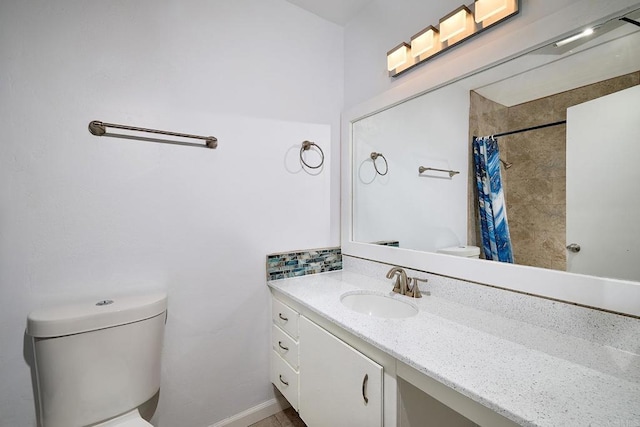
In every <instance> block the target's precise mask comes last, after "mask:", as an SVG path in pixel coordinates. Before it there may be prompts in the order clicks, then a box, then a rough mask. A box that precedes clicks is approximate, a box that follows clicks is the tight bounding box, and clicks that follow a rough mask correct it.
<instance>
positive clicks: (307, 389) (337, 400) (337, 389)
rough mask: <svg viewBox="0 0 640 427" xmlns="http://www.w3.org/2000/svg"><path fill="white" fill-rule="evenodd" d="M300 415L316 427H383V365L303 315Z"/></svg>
mask: <svg viewBox="0 0 640 427" xmlns="http://www.w3.org/2000/svg"><path fill="white" fill-rule="evenodd" d="M299 328H300V353H299V357H300V377H299V389H300V399H299V409H300V416H301V417H302V419H303V420H304V422H305V423H307V425H309V426H310V427H315V426H318V427H321V426H336V427H338V426H345V427H349V426H368V427H376V426H377V427H380V426H382V393H383V390H382V366H380V365H378V364H377V363H376V362H374V361H372V360H371V359H369V358H368V357H366V356H364V355H363V354H362V353H360V352H358V351H357V350H355V349H354V348H353V347H351V346H349V345H347V344H346V343H344V342H343V341H341V340H339V339H338V338H336V337H335V336H333V335H332V334H330V333H329V332H327V331H325V330H324V329H322V328H321V327H319V326H317V325H316V324H315V323H313V322H311V321H310V320H308V319H307V318H305V317H300V321H299Z"/></svg>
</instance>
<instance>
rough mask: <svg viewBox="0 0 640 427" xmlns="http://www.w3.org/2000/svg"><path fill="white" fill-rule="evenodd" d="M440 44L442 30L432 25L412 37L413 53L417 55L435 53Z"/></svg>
mask: <svg viewBox="0 0 640 427" xmlns="http://www.w3.org/2000/svg"><path fill="white" fill-rule="evenodd" d="M439 46H440V32H439V31H438V29H437V28H435V27H434V26H432V25H429V26H428V27H427V28H425V29H424V30H422V31H420V32H419V33H418V34H416V35H414V36H413V37H411V54H412V55H413V56H415V57H419V56H420V55H424V54H427V53H431V54H433V53H435V52H436V51H437V48H438V47H439Z"/></svg>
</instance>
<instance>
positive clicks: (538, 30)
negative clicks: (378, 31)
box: [341, 0, 640, 316]
mask: <svg viewBox="0 0 640 427" xmlns="http://www.w3.org/2000/svg"><path fill="white" fill-rule="evenodd" d="M599 3H602V4H598V5H597V6H594V5H593V2H590V1H588V0H579V1H576V2H574V3H573V4H572V5H571V6H570V7H567V8H564V9H561V10H560V11H558V12H556V13H554V14H551V15H548V16H546V17H544V18H542V19H540V20H537V21H535V22H533V23H531V24H529V25H526V26H524V27H522V28H517V24H518V21H519V19H518V18H516V19H514V20H512V21H511V22H510V25H507V26H506V27H507V28H508V29H509V30H508V31H509V32H508V37H505V36H504V34H505V33H504V32H503V33H496V34H498V35H501V36H502V38H499V37H493V38H488V37H483V44H482V45H480V46H478V47H476V46H473V47H474V48H473V49H470V46H471V45H467V46H463V47H461V49H465V51H464V52H463V53H462V54H461V55H458V56H456V57H451V58H450V59H449V60H448V61H447V59H448V58H447V56H446V55H445V56H443V57H442V58H439V61H441V62H440V63H438V64H437V66H438V69H437V70H436V71H437V72H435V73H427V72H425V71H426V69H427V67H429V66H435V65H436V63H435V62H433V63H431V64H428V65H427V67H423V69H422V70H416V73H418V72H419V71H423V72H422V73H420V74H418V75H413V76H411V73H408V74H407V75H406V76H405V77H406V78H407V80H406V81H404V82H402V84H398V85H396V86H394V87H393V88H392V89H390V90H388V91H386V92H384V93H382V94H381V95H379V96H377V97H375V98H373V99H370V100H369V101H366V102H364V103H362V104H359V105H357V106H355V107H353V108H351V109H350V110H348V111H346V112H345V113H344V114H343V117H342V144H341V145H342V146H341V150H342V153H341V154H342V156H341V158H342V165H341V171H342V180H341V190H342V191H341V200H342V214H341V245H342V253H343V254H344V255H349V256H354V257H358V258H365V259H369V260H373V261H378V262H382V263H386V264H392V265H399V266H403V267H407V268H413V269H417V270H423V271H427V272H430V273H434V274H439V275H442V276H448V277H452V278H456V279H462V280H467V281H470V282H476V283H480V284H484V285H489V286H494V287H498V288H502V289H506V290H511V291H516V292H522V293H527V294H532V295H536V296H540V297H544V298H548V299H553V300H558V301H562V302H568V303H572V304H578V305H582V306H586V307H591V308H596V309H601V310H606V311H612V312H616V313H622V314H627V315H631V316H640V282H633V281H626V280H618V279H609V278H601V277H595V276H588V275H583V274H575V273H568V272H564V271H557V270H549V269H543V268H537V267H529V266H522V265H515V264H505V263H498V262H488V261H486V260H478V259H467V258H460V257H455V256H451V255H443V254H437V253H430V252H419V251H415V250H410V249H402V248H390V247H386V246H380V245H374V244H368V243H359V242H356V241H353V240H352V236H353V227H352V221H353V217H352V209H353V206H352V200H353V198H352V194H353V192H352V189H353V175H352V167H351V166H352V164H353V159H352V153H353V138H352V133H353V123H354V122H357V121H359V120H361V119H364V118H366V117H369V116H371V115H374V114H376V113H378V112H380V111H383V110H386V109H388V108H392V107H394V106H396V105H398V104H401V103H404V102H406V101H409V100H411V99H413V98H416V97H418V96H420V95H423V94H425V93H428V92H431V91H434V90H437V89H438V88H440V87H443V86H446V85H448V84H451V83H454V82H456V81H458V80H461V79H464V78H465V77H468V76H470V75H472V74H476V73H478V72H482V71H484V70H486V69H489V68H491V67H492V66H494V65H498V64H501V63H503V62H506V61H509V60H511V59H513V58H516V57H519V56H522V55H525V54H527V53H529V52H531V51H533V50H535V49H538V48H540V47H542V46H545V45H547V44H549V43H551V42H553V41H556V40H558V39H562V38H564V37H567V36H569V35H571V34H574V33H575V32H576V31H575V30H576V29H579V28H581V27H585V26H589V25H596V24H598V23H601V22H604V21H607V20H609V19H612V18H614V17H617V16H620V15H623V14H624V13H626V12H629V11H631V10H634V9H637V8H640V2H638V1H637V0H634V1H630V0H610V1H608V2H599ZM604 3H606V4H604ZM524 8H526V4H525V5H524ZM523 10H524V9H523ZM567 28H568V29H570V31H567ZM478 65H479V67H478ZM409 77H413V78H411V79H409Z"/></svg>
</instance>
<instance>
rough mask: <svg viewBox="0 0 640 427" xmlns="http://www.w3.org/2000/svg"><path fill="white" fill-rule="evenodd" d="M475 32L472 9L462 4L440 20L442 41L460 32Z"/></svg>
mask: <svg viewBox="0 0 640 427" xmlns="http://www.w3.org/2000/svg"><path fill="white" fill-rule="evenodd" d="M467 32H468V33H471V32H473V21H472V19H471V11H470V10H469V9H467V8H466V7H465V6H461V7H459V8H458V9H456V10H455V11H453V12H452V13H450V14H449V15H447V16H445V17H444V18H442V19H441V20H440V41H441V42H444V41H447V40H449V39H450V38H452V37H455V36H457V35H460V34H464V33H467Z"/></svg>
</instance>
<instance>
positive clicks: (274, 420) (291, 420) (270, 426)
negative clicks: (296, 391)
mask: <svg viewBox="0 0 640 427" xmlns="http://www.w3.org/2000/svg"><path fill="white" fill-rule="evenodd" d="M249 427H307V425H306V424H305V423H304V422H303V421H302V420H301V419H300V417H299V416H298V413H297V412H296V411H295V410H294V409H293V408H287V409H285V410H284V411H282V412H278V413H277V414H275V415H272V416H270V417H269V418H265V419H264V420H262V421H258V422H257V423H255V424H251V425H250V426H249Z"/></svg>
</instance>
